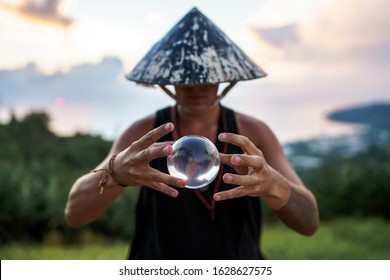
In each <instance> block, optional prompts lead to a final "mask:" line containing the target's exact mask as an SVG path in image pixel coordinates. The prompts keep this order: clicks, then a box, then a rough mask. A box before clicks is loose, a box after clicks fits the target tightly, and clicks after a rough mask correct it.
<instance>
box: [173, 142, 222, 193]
mask: <svg viewBox="0 0 390 280" xmlns="http://www.w3.org/2000/svg"><path fill="white" fill-rule="evenodd" d="M172 147H173V153H172V154H171V155H169V156H168V157H167V166H168V172H169V174H171V175H172V176H175V177H178V178H181V179H184V180H186V186H185V187H186V188H189V189H199V188H203V187H205V186H207V185H208V184H210V183H211V182H212V181H213V180H214V179H215V177H216V176H217V174H218V171H219V167H220V159H219V153H218V150H217V148H216V147H215V145H214V144H213V142H211V141H210V140H209V139H207V138H205V137H202V136H195V135H191V136H184V137H182V138H180V139H179V140H177V141H176V142H175V143H174V144H173V145H172Z"/></svg>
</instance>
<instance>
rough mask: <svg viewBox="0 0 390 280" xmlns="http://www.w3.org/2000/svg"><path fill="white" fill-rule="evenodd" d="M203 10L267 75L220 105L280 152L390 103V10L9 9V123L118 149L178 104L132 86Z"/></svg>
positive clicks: (271, 6)
mask: <svg viewBox="0 0 390 280" xmlns="http://www.w3.org/2000/svg"><path fill="white" fill-rule="evenodd" d="M195 6H196V7H197V8H198V9H199V10H200V11H201V12H203V13H204V14H205V15H206V16H207V17H209V18H210V19H211V20H212V21H213V22H214V23H215V24H216V25H217V26H218V27H219V28H220V29H222V30H223V31H224V32H225V33H226V34H227V35H228V36H229V37H230V38H231V39H232V40H233V41H234V42H235V43H236V44H237V45H239V46H240V47H241V49H242V50H244V51H245V52H246V53H247V54H248V55H249V56H250V57H251V58H252V59H253V61H255V62H256V63H257V64H258V65H260V66H261V67H262V68H263V69H264V70H265V71H266V72H267V73H268V77H266V78H263V79H258V80H254V81H246V82H240V83H238V84H237V85H236V86H235V88H233V90H232V91H231V92H230V93H229V94H228V95H227V97H226V98H225V99H224V100H223V102H222V103H223V104H224V105H226V106H228V107H231V108H233V109H236V110H237V111H240V112H244V113H247V114H249V115H252V116H254V117H257V118H259V119H261V120H263V121H264V122H266V123H267V124H268V125H269V126H270V127H271V128H272V129H273V130H274V132H275V134H276V135H277V136H278V137H279V139H280V140H281V142H287V141H292V140H298V139H308V138H311V137H316V136H320V135H334V134H338V133H348V132H350V128H349V127H348V126H346V125H343V124H338V123H334V122H330V121H327V120H326V118H325V116H326V114H327V113H329V112H331V111H333V110H335V109H339V108H344V107H349V106H356V105H362V104H367V103H376V102H383V101H385V102H390V93H389V89H390V63H389V62H390V32H389V30H390V17H388V15H387V14H388V11H390V1H387V0H371V1H367V0H344V1H336V0H294V1H292V0H257V1H254V0H241V1H230V2H229V1H222V0H216V1H214V0H198V1H179V0H165V1H156V0H152V1H132V0H112V1H99V0H95V1H92V0H79V1H76V0H57V1H54V0H35V1H33V0H31V1H28V0H20V1H11V0H0V57H1V58H0V122H3V123H4V122H6V121H7V120H8V119H9V117H10V112H11V111H13V112H15V114H16V115H17V116H21V117H22V116H23V115H24V114H26V113H27V112H29V111H31V110H35V111H36V110H45V111H47V112H48V113H49V114H50V118H51V123H50V125H51V128H52V130H53V131H55V132H57V133H59V134H61V135H71V134H72V133H74V132H75V131H82V132H92V133H96V134H100V135H103V136H105V137H107V138H110V139H112V138H114V137H116V136H118V134H119V133H120V132H121V131H123V130H124V129H125V128H126V127H127V126H128V125H129V124H130V123H132V122H133V121H135V120H136V119H139V118H141V117H143V116H145V115H147V114H150V113H153V112H154V111H155V110H157V109H158V108H161V107H163V106H167V105H172V104H173V101H172V100H171V99H170V98H169V97H168V96H166V95H165V94H164V93H163V92H162V91H161V90H160V89H159V88H143V87H139V86H137V85H135V84H134V83H132V82H129V81H127V80H126V79H125V78H124V76H125V74H127V73H128V72H129V71H130V70H131V69H132V67H134V65H135V64H136V63H137V62H138V61H139V60H140V59H141V58H142V57H143V55H144V54H145V53H146V52H147V51H148V50H149V48H150V47H151V46H152V45H153V44H154V43H155V42H156V41H158V40H159V39H160V38H161V37H162V36H164V35H165V33H166V32H167V31H168V30H169V29H170V28H171V27H172V26H173V25H174V24H175V23H176V22H177V21H178V20H179V19H181V18H182V16H184V15H185V14H186V13H187V12H188V11H189V10H190V9H191V8H192V7H195Z"/></svg>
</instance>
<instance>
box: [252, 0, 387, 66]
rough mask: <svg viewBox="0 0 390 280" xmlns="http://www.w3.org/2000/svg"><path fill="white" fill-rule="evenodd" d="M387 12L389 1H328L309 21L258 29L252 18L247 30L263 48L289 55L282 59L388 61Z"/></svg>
mask: <svg viewBox="0 0 390 280" xmlns="http://www.w3.org/2000/svg"><path fill="white" fill-rule="evenodd" d="M388 10H390V2H389V1H387V0H373V1H365V0H346V1H331V2H329V4H328V5H326V6H325V7H324V8H323V9H322V10H321V12H320V13H319V15H318V16H317V17H315V18H312V19H310V20H305V21H297V22H295V23H290V24H289V25H284V26H279V27H277V28H275V27H271V28H270V27H259V26H258V24H256V19H255V20H254V21H253V22H252V23H251V24H250V26H249V28H250V29H252V30H253V31H254V33H255V34H256V35H257V36H258V39H259V40H260V41H261V42H262V43H264V44H267V47H270V46H272V47H273V48H276V49H278V50H279V51H283V52H284V53H287V54H288V55H289V56H288V57H283V59H300V60H310V59H316V60H320V61H324V60H329V59H332V57H333V58H335V60H338V59H339V58H340V57H344V58H352V57H353V58H356V57H359V58H368V59H370V58H373V54H375V55H376V57H377V58H379V59H381V58H387V60H388V59H389V57H388V52H386V49H388V47H389V45H390V33H389V32H388V30H389V29H390V18H389V17H388V15H387V12H386V11H388ZM259 20H260V19H259ZM382 55H383V57H382Z"/></svg>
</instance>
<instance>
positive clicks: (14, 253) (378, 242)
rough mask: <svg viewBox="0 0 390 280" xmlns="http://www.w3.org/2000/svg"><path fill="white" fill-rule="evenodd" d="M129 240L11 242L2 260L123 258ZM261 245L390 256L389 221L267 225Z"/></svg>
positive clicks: (321, 253)
mask: <svg viewBox="0 0 390 280" xmlns="http://www.w3.org/2000/svg"><path fill="white" fill-rule="evenodd" d="M128 243H129V242H125V241H119V240H118V241H107V240H101V239H96V240H94V239H88V240H87V241H86V242H84V243H83V244H82V245H77V246H76V245H74V246H65V245H60V244H59V243H58V242H55V241H54V242H53V240H48V241H47V242H46V243H44V244H40V245H37V244H19V243H12V244H7V245H4V246H2V247H1V248H0V258H1V259H3V260H4V259H16V260H21V259H24V260H34V259H39V260H49V259H55V260H64V259H72V260H84V259H87V260H108V259H110V260H123V259H125V258H126V257H127V253H128ZM262 248H263V252H264V253H265V255H266V257H267V258H268V259H283V260H288V259H291V260H302V259H327V260H343V259H362V260H370V259H371V260H381V259H382V260H383V259H386V260H388V259H390V222H389V221H384V220H379V219H364V220H357V219H338V220H334V221H331V222H324V223H323V224H322V225H321V228H320V230H319V231H318V232H317V233H316V235H314V236H313V237H304V236H301V235H299V234H297V233H295V232H293V231H291V230H289V229H287V228H286V227H285V226H283V225H281V224H279V223H277V224H266V225H265V227H264V232H263V239H262Z"/></svg>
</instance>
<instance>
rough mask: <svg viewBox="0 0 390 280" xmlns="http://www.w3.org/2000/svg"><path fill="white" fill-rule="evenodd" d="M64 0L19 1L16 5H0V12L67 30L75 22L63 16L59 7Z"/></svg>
mask: <svg viewBox="0 0 390 280" xmlns="http://www.w3.org/2000/svg"><path fill="white" fill-rule="evenodd" d="M64 1H65V0H42V1H34V0H21V1H20V3H19V4H18V5H10V4H6V3H0V10H4V11H7V12H11V13H14V14H16V15H18V16H20V17H21V18H23V19H25V20H28V21H32V22H37V23H41V24H50V25H54V26H57V27H61V28H69V27H71V26H72V25H73V24H74V23H75V20H74V19H72V18H70V17H68V16H66V15H64V14H63V13H62V11H61V7H62V5H63V4H64Z"/></svg>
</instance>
